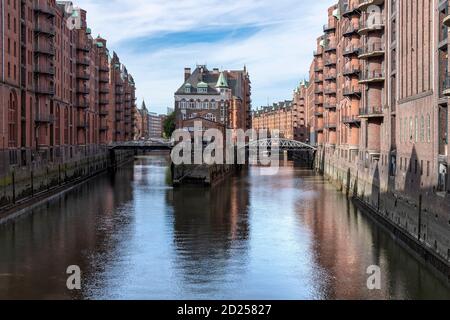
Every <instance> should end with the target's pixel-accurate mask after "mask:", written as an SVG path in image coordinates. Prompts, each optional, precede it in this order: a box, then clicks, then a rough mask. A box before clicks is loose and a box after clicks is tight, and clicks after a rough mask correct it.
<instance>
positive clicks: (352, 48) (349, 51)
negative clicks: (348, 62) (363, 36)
mask: <svg viewBox="0 0 450 320" xmlns="http://www.w3.org/2000/svg"><path fill="white" fill-rule="evenodd" d="M360 50H361V47H360V46H359V45H355V44H351V45H349V46H347V47H346V48H345V49H344V52H343V53H342V55H344V56H350V55H353V54H359V52H360Z"/></svg>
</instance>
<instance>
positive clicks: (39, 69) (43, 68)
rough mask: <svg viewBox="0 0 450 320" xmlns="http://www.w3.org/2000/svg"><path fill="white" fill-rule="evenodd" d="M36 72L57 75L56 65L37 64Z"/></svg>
mask: <svg viewBox="0 0 450 320" xmlns="http://www.w3.org/2000/svg"><path fill="white" fill-rule="evenodd" d="M34 73H36V74H44V75H50V76H54V75H55V67H52V66H35V67H34Z"/></svg>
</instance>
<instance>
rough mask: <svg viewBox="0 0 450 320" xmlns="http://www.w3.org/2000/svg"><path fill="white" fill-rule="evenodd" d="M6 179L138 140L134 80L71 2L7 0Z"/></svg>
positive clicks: (1, 105)
mask: <svg viewBox="0 0 450 320" xmlns="http://www.w3.org/2000/svg"><path fill="white" fill-rule="evenodd" d="M0 6H3V7H2V8H0V12H1V14H2V16H1V18H2V19H1V23H0V35H1V36H2V41H0V72H1V74H0V76H1V82H0V112H1V116H0V132H1V137H2V140H1V141H0V168H1V170H0V173H4V172H7V171H8V168H9V166H11V165H13V166H29V165H31V164H32V163H33V164H36V165H39V164H44V163H47V162H51V163H64V162H65V161H67V160H69V159H74V158H77V157H79V158H81V157H83V156H85V155H88V154H93V153H95V152H97V150H98V148H99V146H100V145H102V144H106V143H110V142H114V141H124V140H131V139H133V131H134V129H133V122H132V117H133V116H134V112H133V106H134V103H135V85H134V81H133V78H132V77H131V75H129V74H128V72H127V70H126V68H125V67H124V66H123V65H122V64H121V63H120V60H119V58H118V57H117V55H116V54H113V55H112V56H111V55H110V53H109V50H108V49H107V47H106V40H105V39H102V38H101V37H97V38H93V37H92V35H91V30H90V29H89V28H88V27H87V25H86V12H85V11H84V10H82V9H77V12H78V16H79V20H77V23H76V24H75V25H74V28H72V27H69V26H70V22H71V19H73V16H72V15H71V13H69V12H68V11H67V7H66V6H65V4H64V3H63V2H61V3H59V2H56V1H54V0H48V1H44V0H24V1H16V0H8V1H1V4H0Z"/></svg>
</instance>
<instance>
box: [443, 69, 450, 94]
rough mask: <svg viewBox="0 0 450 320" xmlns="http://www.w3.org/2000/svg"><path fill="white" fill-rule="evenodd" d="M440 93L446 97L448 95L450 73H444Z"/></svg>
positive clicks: (449, 90)
mask: <svg viewBox="0 0 450 320" xmlns="http://www.w3.org/2000/svg"><path fill="white" fill-rule="evenodd" d="M442 94H443V95H444V96H446V97H450V74H446V75H445V79H444V81H443V86H442Z"/></svg>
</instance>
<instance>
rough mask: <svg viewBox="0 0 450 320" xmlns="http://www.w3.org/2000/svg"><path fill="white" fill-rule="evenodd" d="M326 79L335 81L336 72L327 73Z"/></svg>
mask: <svg viewBox="0 0 450 320" xmlns="http://www.w3.org/2000/svg"><path fill="white" fill-rule="evenodd" d="M325 80H326V81H335V80H336V74H335V73H327V75H326V76H325Z"/></svg>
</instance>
